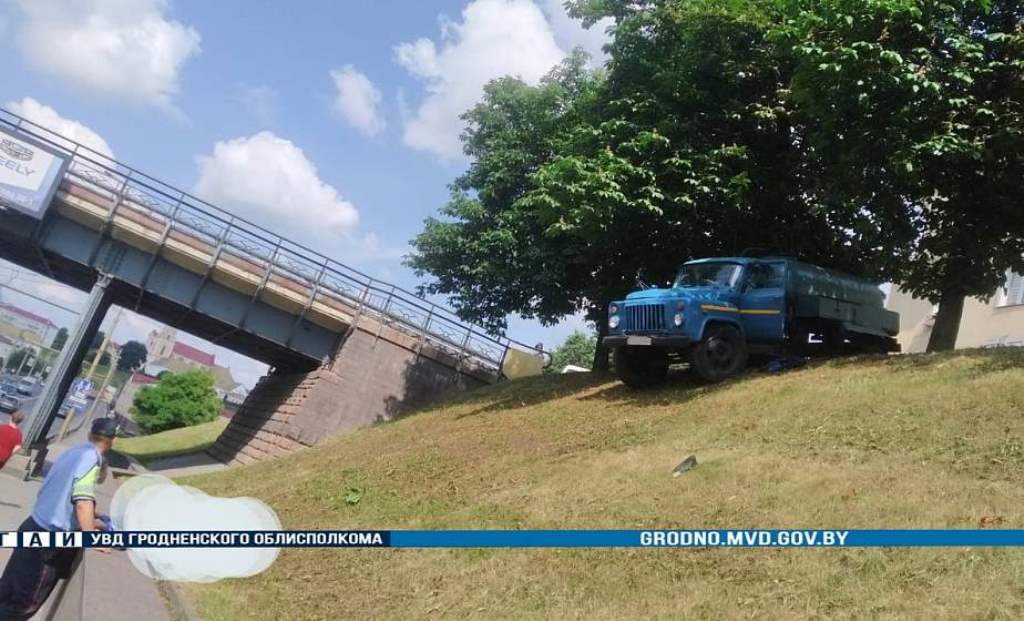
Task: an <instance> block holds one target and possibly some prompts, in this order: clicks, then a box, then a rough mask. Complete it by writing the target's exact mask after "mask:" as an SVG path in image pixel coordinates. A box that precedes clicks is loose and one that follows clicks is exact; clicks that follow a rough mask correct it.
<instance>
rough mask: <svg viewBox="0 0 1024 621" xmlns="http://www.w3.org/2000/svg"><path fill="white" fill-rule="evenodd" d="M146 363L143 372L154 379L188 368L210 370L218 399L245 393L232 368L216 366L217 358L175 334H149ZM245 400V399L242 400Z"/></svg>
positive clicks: (168, 331) (162, 331)
mask: <svg viewBox="0 0 1024 621" xmlns="http://www.w3.org/2000/svg"><path fill="white" fill-rule="evenodd" d="M146 353H147V362H146V367H145V372H146V373H147V374H148V375H150V376H153V377H156V376H159V375H160V374H161V373H164V372H167V371H169V372H171V373H181V372H183V371H188V370H190V369H200V370H204V371H209V372H210V373H211V374H212V375H213V380H214V390H215V391H216V392H217V395H218V396H219V397H220V398H221V399H227V398H228V396H229V395H233V396H232V398H237V396H238V394H240V393H239V390H242V391H244V390H245V388H244V387H243V386H241V384H239V383H238V382H236V381H235V379H234V378H233V377H232V375H231V369H228V368H227V367H222V366H220V365H218V364H217V358H216V357H215V356H214V355H213V354H211V353H209V352H205V351H203V350H201V349H197V348H195V347H192V346H191V345H186V344H185V343H182V342H181V341H179V340H178V331H177V330H175V329H174V328H168V327H166V326H165V327H163V328H161V329H160V330H154V331H153V332H150V333H149V337H148V338H147V339H146ZM243 399H244V397H243Z"/></svg>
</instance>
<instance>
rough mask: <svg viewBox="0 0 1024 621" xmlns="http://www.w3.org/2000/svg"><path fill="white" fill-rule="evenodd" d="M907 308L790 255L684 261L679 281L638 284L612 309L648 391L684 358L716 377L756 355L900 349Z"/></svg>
mask: <svg viewBox="0 0 1024 621" xmlns="http://www.w3.org/2000/svg"><path fill="white" fill-rule="evenodd" d="M898 332H899V315H898V314H897V313H894V312H892V311H890V310H887V309H886V308H885V307H884V295H883V294H882V291H881V289H879V287H878V285H877V284H875V283H872V282H870V281H868V280H865V279H863V278H858V277H855V276H851V275H848V274H844V273H842V272H838V271H835V270H830V269H825V268H822V267H818V266H816V265H811V264H808V263H803V262H800V261H797V260H795V259H793V258H790V257H782V256H779V257H775V256H760V257H750V256H744V257H723V258H712V259H698V260H695V261H688V262H687V263H684V264H683V265H682V267H681V268H680V270H679V273H678V275H677V276H676V279H675V281H674V282H673V283H671V286H670V287H668V288H650V289H642V290H639V291H634V292H633V293H630V294H629V295H627V296H626V299H624V300H619V301H615V302H612V303H611V304H610V305H609V306H608V336H606V337H605V338H604V339H603V340H602V343H603V344H605V345H607V346H608V347H610V348H611V349H612V353H613V356H614V365H615V369H616V373H617V374H618V376H619V378H620V379H621V380H622V381H623V382H624V383H625V384H626V385H628V386H630V387H633V388H641V387H645V386H651V385H655V384H659V383H661V382H663V381H665V379H666V377H667V375H668V368H669V366H670V365H671V364H673V363H676V362H685V363H689V366H690V370H691V371H692V372H693V373H695V374H696V375H697V376H699V377H700V378H701V379H702V380H704V381H707V382H717V381H721V380H723V379H725V378H727V377H729V376H730V375H734V374H736V373H739V372H740V371H742V370H743V369H744V368H745V367H746V365H747V361H748V359H749V357H750V356H751V355H763V356H773V355H798V356H814V355H826V356H834V355H844V354H853V353H869V352H870V353H883V352H890V351H899V345H898V344H897V342H896V339H895V338H894V337H895V336H896V334H897V333H898Z"/></svg>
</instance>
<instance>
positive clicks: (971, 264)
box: [779, 0, 1024, 351]
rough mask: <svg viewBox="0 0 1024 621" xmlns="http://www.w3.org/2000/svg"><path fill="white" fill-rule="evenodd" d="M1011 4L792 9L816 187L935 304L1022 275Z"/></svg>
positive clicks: (1020, 37) (952, 314)
mask: <svg viewBox="0 0 1024 621" xmlns="http://www.w3.org/2000/svg"><path fill="white" fill-rule="evenodd" d="M1022 6H1024V5H1022V4H1021V3H1020V2H1018V1H1016V0H914V1H910V0H878V1H874V2H863V1H860V0H815V1H814V2H810V1H799V2H793V3H791V7H792V10H791V20H790V21H789V22H788V26H787V27H786V28H784V29H780V31H779V40H780V42H781V43H782V44H783V45H785V46H787V47H788V48H789V49H790V50H792V57H793V62H794V79H793V81H792V91H791V92H792V98H793V101H794V104H795V106H796V107H797V109H798V114H799V116H800V119H801V122H802V123H803V124H804V125H805V126H806V136H807V141H808V144H809V145H811V147H812V148H813V149H814V152H815V153H816V155H817V158H818V162H819V169H820V171H821V173H820V174H819V179H820V180H821V182H822V184H823V185H826V186H827V187H828V192H830V193H831V194H832V196H834V197H835V199H836V200H838V201H845V202H847V203H848V204H850V205H855V206H856V207H857V208H858V209H860V210H861V211H862V213H864V214H865V215H867V216H868V217H870V218H871V220H872V221H873V222H875V223H876V225H875V226H877V227H881V228H883V229H884V230H886V231H887V232H888V233H889V234H890V236H891V239H890V243H889V244H888V251H889V252H891V253H892V255H893V257H892V258H893V261H892V262H891V263H892V265H893V266H894V267H893V268H892V269H891V276H892V278H893V279H894V280H895V282H897V283H899V285H900V287H901V288H903V289H904V290H907V291H909V292H911V293H913V294H914V295H917V296H919V297H922V298H926V299H928V300H930V301H931V302H933V303H936V304H938V305H939V311H938V315H937V317H936V321H935V325H934V328H933V330H932V334H931V338H930V341H929V343H928V349H929V351H934V350H943V349H951V348H953V347H954V346H955V344H956V339H957V333H958V330H959V325H960V319H961V313H962V310H963V304H964V298H965V297H969V296H978V297H982V298H988V297H990V296H991V295H992V294H993V293H995V292H996V291H997V290H998V288H999V287H1000V286H1002V284H1003V283H1004V279H1005V273H1006V271H1007V270H1011V269H1012V270H1016V271H1024V209H1021V205H1020V200H1021V199H1020V180H1021V178H1024V79H1022V76H1024V26H1022V16H1024V8H1022Z"/></svg>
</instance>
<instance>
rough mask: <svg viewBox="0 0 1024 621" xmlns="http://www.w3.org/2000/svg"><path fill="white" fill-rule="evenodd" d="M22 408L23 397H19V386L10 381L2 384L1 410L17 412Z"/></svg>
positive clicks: (0, 385) (0, 392) (0, 393)
mask: <svg viewBox="0 0 1024 621" xmlns="http://www.w3.org/2000/svg"><path fill="white" fill-rule="evenodd" d="M19 409H21V399H19V398H18V387H17V386H15V385H14V384H11V383H9V382H5V383H2V384H0V411H2V412H7V413H8V414H9V413H11V412H15V411H17V410H19Z"/></svg>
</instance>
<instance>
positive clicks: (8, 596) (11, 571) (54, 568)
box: [0, 517, 80, 621]
mask: <svg viewBox="0 0 1024 621" xmlns="http://www.w3.org/2000/svg"><path fill="white" fill-rule="evenodd" d="M40 530H45V529H44V528H41V527H40V526H39V525H38V524H36V523H35V520H33V519H32V518H31V517H29V518H28V519H26V520H25V521H24V522H22V523H21V527H19V528H18V531H19V532H22V531H40ZM79 552H80V550H77V549H74V548H14V550H13V554H11V558H10V560H8V561H7V567H6V568H5V569H4V574H3V577H2V578H0V621H23V620H25V619H29V618H31V617H32V615H34V614H35V613H36V611H37V610H39V608H40V607H41V606H42V605H43V603H45V602H46V598H48V597H49V596H50V593H51V592H52V591H53V587H54V585H56V584H57V581H58V580H60V579H61V578H67V577H68V574H69V573H70V569H71V566H72V565H73V564H74V561H75V557H76V556H77V555H78V553H79Z"/></svg>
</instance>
